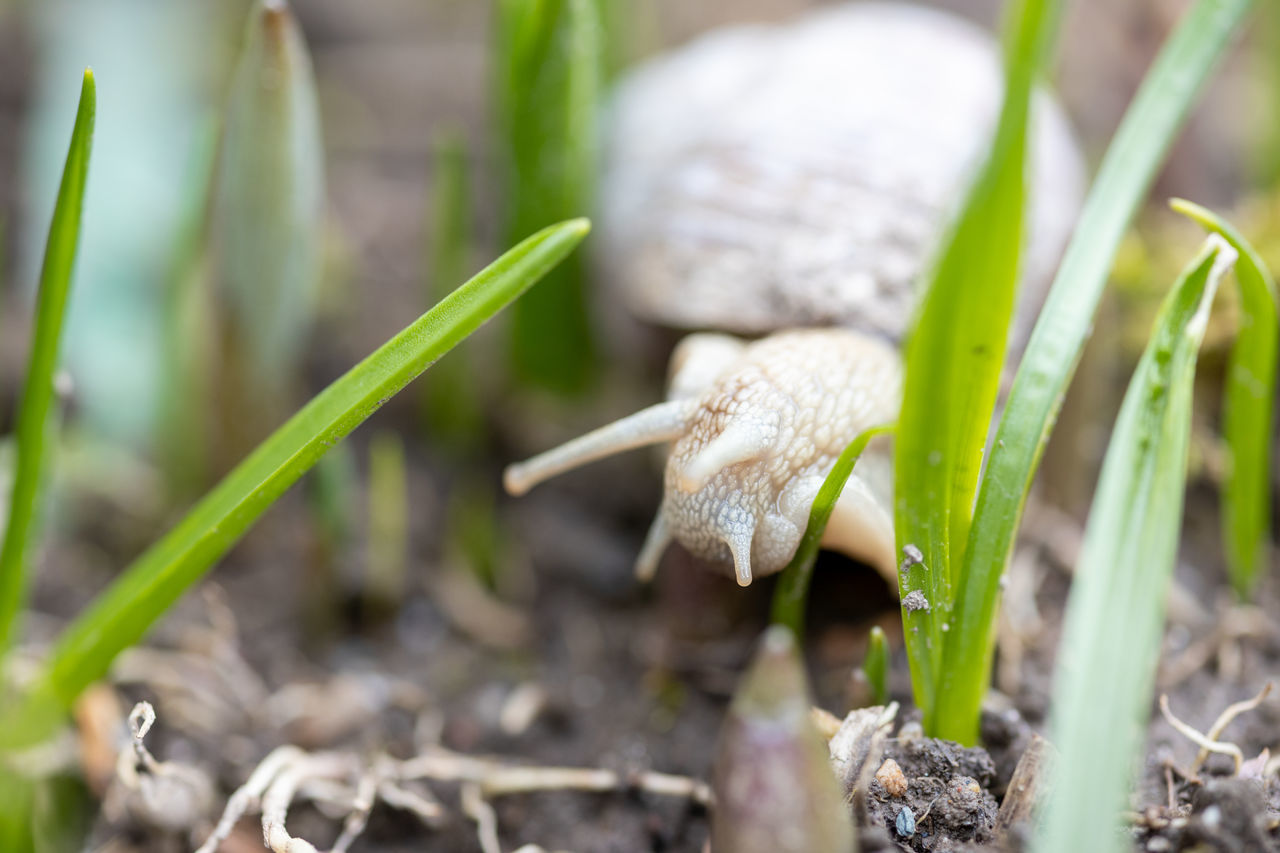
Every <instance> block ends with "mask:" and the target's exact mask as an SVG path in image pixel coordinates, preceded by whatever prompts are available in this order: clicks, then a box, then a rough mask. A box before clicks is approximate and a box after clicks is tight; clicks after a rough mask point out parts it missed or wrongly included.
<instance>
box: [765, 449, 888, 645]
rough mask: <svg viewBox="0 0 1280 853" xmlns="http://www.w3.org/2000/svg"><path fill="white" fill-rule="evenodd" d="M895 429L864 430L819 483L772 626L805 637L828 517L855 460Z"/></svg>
mask: <svg viewBox="0 0 1280 853" xmlns="http://www.w3.org/2000/svg"><path fill="white" fill-rule="evenodd" d="M893 429H894V427H893V426H892V425H889V426H878V427H872V428H871V429H868V430H864V431H862V432H860V433H858V435H857V436H856V437H855V438H854V439H853V441H851V442H849V446H848V447H846V448H845V449H844V450H843V451H842V452H841V453H840V456H839V457H837V458H836V463H835V465H834V466H832V468H831V472H830V473H828V474H827V477H826V479H825V480H823V481H822V487H821V488H820V489H818V496H817V497H816V498H814V500H813V508H812V509H810V510H809V521H808V523H807V524H806V525H805V528H804V536H802V537H801V538H800V545H799V547H797V548H796V553H795V556H794V557H792V558H791V562H790V563H788V564H787V566H786V568H784V569H783V570H782V575H781V577H780V579H779V581H778V586H777V588H776V590H775V591H774V594H773V617H772V619H773V622H774V624H777V625H783V626H785V627H786V628H788V629H790V630H791V632H792V634H794V635H795V636H797V637H802V636H804V606H805V602H806V601H808V598H809V584H810V583H811V582H812V580H813V566H814V563H816V562H817V560H818V550H819V548H821V546H822V533H823V531H825V530H826V529H827V522H828V521H830V520H831V513H832V512H833V511H834V510H835V506H836V501H837V500H839V499H840V493H841V492H842V491H844V486H845V483H847V482H848V481H849V476H850V475H851V474H853V468H854V466H855V465H857V464H858V457H859V456H861V455H862V452H863V451H864V450H866V449H867V445H868V444H870V443H871V440H872V439H873V438H875V437H876V436H878V435H884V434H886V433H890V432H892V431H893Z"/></svg>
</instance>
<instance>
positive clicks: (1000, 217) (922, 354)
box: [894, 0, 1059, 740]
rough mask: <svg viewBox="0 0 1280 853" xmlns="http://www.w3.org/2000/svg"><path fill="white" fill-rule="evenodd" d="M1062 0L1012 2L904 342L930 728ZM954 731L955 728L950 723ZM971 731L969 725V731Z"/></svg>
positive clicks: (913, 626)
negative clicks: (957, 197)
mask: <svg viewBox="0 0 1280 853" xmlns="http://www.w3.org/2000/svg"><path fill="white" fill-rule="evenodd" d="M1058 11H1059V4H1058V3H1057V2H1056V1H1055V0H1044V2H1041V0H1025V2H1015V3H1012V4H1011V5H1010V6H1009V14H1010V18H1009V20H1008V22H1007V28H1006V32H1007V38H1006V46H1007V49H1006V53H1007V67H1006V78H1005V79H1006V86H1005V91H1006V96H1005V102H1004V107H1003V109H1002V111H1001V114H1000V121H999V124H998V125H997V128H996V134H995V140H994V142H993V143H992V146H991V152H990V155H989V157H988V159H987V161H986V163H985V164H984V165H983V166H982V169H981V171H980V172H979V174H978V177H977V180H976V181H975V183H974V185H973V187H972V188H971V189H970V191H969V196H968V198H967V199H966V201H965V204H964V205H963V207H962V208H961V211H960V214H959V217H958V219H957V220H956V222H955V225H954V226H953V230H952V233H951V234H950V235H949V237H948V238H947V240H946V241H944V243H943V247H942V250H941V252H940V255H939V260H938V262H937V265H936V267H935V269H934V271H933V275H932V279H931V281H930V282H929V284H928V288H927V289H926V291H925V293H924V297H923V301H922V304H921V310H920V315H919V319H918V321H917V323H916V326H915V329H914V331H913V332H912V335H911V339H910V341H908V343H907V347H906V365H907V366H906V379H905V386H904V389H903V402H902V414H901V416H900V418H899V422H898V423H899V426H898V434H897V439H896V448H895V451H894V467H895V470H894V484H895V487H894V491H895V507H894V525H895V528H896V531H897V539H898V547H899V549H901V548H902V547H904V546H906V545H914V546H916V547H918V548H919V549H920V551H921V553H922V554H923V555H924V561H923V562H922V563H919V564H917V565H916V566H915V567H913V568H911V569H909V570H908V571H904V572H902V573H900V576H899V588H900V593H901V595H902V597H903V599H906V597H907V595H908V593H910V592H913V591H917V590H918V591H920V592H922V593H923V594H924V596H925V598H926V599H927V600H928V602H929V606H928V607H926V608H923V609H912V610H908V609H907V608H905V607H904V609H903V614H902V616H903V623H904V625H905V631H906V638H907V640H906V643H907V651H908V656H909V658H910V660H911V679H912V686H913V688H914V691H915V697H916V703H917V704H918V705H919V706H920V708H921V710H923V712H924V719H925V729H926V730H927V731H929V732H931V733H933V732H937V731H939V730H940V728H939V727H940V726H945V721H943V720H940V719H939V718H937V717H936V716H935V714H934V705H935V690H936V684H937V679H938V671H939V667H940V665H941V660H942V654H943V641H944V639H945V637H944V633H943V632H944V627H943V626H945V625H947V623H948V621H949V620H950V618H951V605H952V600H953V590H954V589H955V587H956V586H957V584H958V583H961V582H963V581H964V579H963V578H961V577H960V576H959V569H960V566H961V558H962V556H963V550H962V549H963V547H964V544H965V542H966V540H967V538H968V535H969V523H970V519H971V514H972V507H973V495H974V492H975V490H976V488H977V483H978V473H979V471H980V470H981V467H982V455H983V448H984V447H985V445H986V441H987V435H988V432H989V430H990V422H991V412H992V409H993V408H994V406H995V400H996V393H997V391H998V389H999V383H1000V373H1001V370H1002V367H1003V363H1004V352H1005V345H1006V342H1007V337H1008V331H1009V320H1010V317H1011V315H1012V312H1013V304H1014V294H1015V291H1016V289H1017V282H1018V270H1019V253H1020V248H1021V246H1022V242H1023V240H1022V237H1023V231H1024V223H1023V206H1024V205H1023V202H1024V199H1025V195H1026V193H1025V178H1026V149H1027V144H1026V143H1027V120H1028V114H1029V112H1030V101H1031V92H1032V89H1033V86H1034V83H1035V80H1036V77H1037V75H1038V73H1039V69H1040V68H1041V66H1042V65H1043V63H1044V59H1045V55H1046V53H1047V52H1048V45H1049V44H1050V42H1051V41H1052V38H1053V33H1054V31H1055V28H1056V23H1057V17H1058ZM948 736H952V735H948ZM965 739H966V740H972V736H969V737H966V738H965Z"/></svg>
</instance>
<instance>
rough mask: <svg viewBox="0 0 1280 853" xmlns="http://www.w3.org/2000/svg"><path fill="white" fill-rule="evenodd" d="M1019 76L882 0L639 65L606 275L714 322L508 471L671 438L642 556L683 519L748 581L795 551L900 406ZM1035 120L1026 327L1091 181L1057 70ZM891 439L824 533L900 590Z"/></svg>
mask: <svg viewBox="0 0 1280 853" xmlns="http://www.w3.org/2000/svg"><path fill="white" fill-rule="evenodd" d="M1002 79H1003V78H1002V72H1001V65H1000V51H999V48H998V45H997V44H996V43H995V41H994V40H993V39H992V38H991V37H990V36H989V35H987V34H986V33H985V32H983V31H982V30H980V29H979V28H977V27H975V26H974V25H972V24H969V23H967V22H965V21H963V20H961V19H958V18H956V17H954V16H952V15H950V14H947V13H943V12H940V11H936V10H931V9H926V8H923V7H916V6H910V5H906V4H894V3H879V2H876V3H860V4H851V5H845V6H839V7H834V8H830V9H827V10H823V11H820V12H815V13H810V14H808V15H806V16H804V17H801V18H800V19H798V20H797V21H795V22H793V23H790V24H786V25H781V26H776V27H737V28H731V29H727V30H723V31H719V32H715V33H712V34H710V35H707V36H704V37H702V38H700V39H698V40H696V41H694V42H693V43H691V44H689V45H688V46H686V47H684V48H682V49H680V50H678V51H676V52H674V53H671V54H669V55H666V56H663V57H659V58H657V59H654V60H650V61H649V62H648V63H646V64H645V65H643V66H641V67H640V68H639V69H637V70H636V71H634V72H633V73H632V74H631V75H630V76H629V77H628V78H627V79H626V80H625V81H623V82H622V83H621V84H620V85H619V88H618V90H617V93H616V96H615V99H614V103H613V104H612V114H611V117H610V133H609V136H610V140H609V146H608V152H607V156H606V168H605V170H604V175H603V179H602V185H601V202H600V214H599V219H600V231H601V235H602V238H601V249H600V254H601V256H602V258H604V259H605V260H606V262H607V263H608V265H609V266H608V273H607V275H606V276H605V277H606V278H607V279H609V280H610V283H611V284H612V285H613V286H615V287H617V288H618V289H619V291H620V296H621V300H622V301H623V302H624V303H625V304H626V305H627V307H628V308H629V309H630V311H631V312H632V313H633V314H635V315H636V316H637V317H639V318H641V319H643V320H646V321H651V322H657V323H659V324H663V325H667V326H672V327H676V328H684V329H690V330H708V329H710V330H715V331H697V332H695V333H694V334H692V335H690V336H689V337H687V338H685V339H684V340H683V341H682V342H681V343H680V344H679V345H678V346H677V347H676V350H675V352H674V353H673V356H672V361H671V368H670V371H669V391H668V396H667V400H666V401H665V402H662V403H659V404H657V405H655V406H652V407H650V408H647V409H644V410H642V411H640V412H637V413H636V414H633V415H631V416H629V417H625V418H623V419H621V420H619V421H617V422H615V423H612V424H609V425H607V426H604V427H601V428H600V429H597V430H595V431H594V432H590V433H588V434H587V435H584V436H582V437H579V438H577V439H574V440H572V441H570V442H568V443H567V444H565V445H563V446H561V447H558V448H555V449H553V450H549V451H547V452H545V453H542V454H540V455H538V456H535V457H534V458H532V459H530V460H528V461H526V462H522V463H518V464H515V465H512V466H510V467H509V468H508V469H507V471H506V472H505V475H504V484H505V486H506V488H507V490H508V492H510V493H511V494H514V495H519V494H523V493H524V492H526V491H527V490H529V489H530V488H531V487H532V486H534V485H536V484H537V483H539V482H541V481H543V480H545V479H547V478H549V477H551V476H554V475H556V474H559V473H561V472H563V471H566V470H569V469H571V468H575V467H578V466H580V465H583V464H586V463H588V462H591V461H594V460H597V459H600V458H603V457H605V456H608V455H612V454H614V453H619V452H622V451H625V450H629V449H632V448H637V447H641V446H644V445H649V444H657V443H662V442H671V443H672V445H671V451H670V454H669V456H668V459H667V464H666V470H665V475H664V480H663V487H664V496H663V499H662V503H661V507H660V509H659V510H658V514H657V517H656V519H655V520H654V522H653V525H652V527H651V528H650V531H649V534H648V536H647V538H646V540H645V543H644V545H643V546H642V548H641V551H640V554H639V556H638V558H637V561H636V571H637V574H638V576H640V577H641V578H649V577H651V576H652V575H653V573H654V571H655V569H656V568H657V565H658V562H659V560H660V558H661V556H662V554H663V552H664V551H665V549H666V548H667V546H668V545H669V544H670V543H671V542H672V541H673V540H675V541H678V542H680V544H681V545H683V546H684V547H685V548H686V549H687V550H688V551H689V552H691V553H692V554H694V555H695V556H697V557H700V558H703V559H705V560H707V561H709V562H711V563H713V564H717V565H722V566H726V567H731V569H732V572H733V574H734V576H735V577H736V579H737V581H738V583H739V584H741V585H743V586H746V585H747V584H750V583H751V581H752V579H753V578H754V577H758V576H762V575H767V574H769V573H772V572H776V571H779V570H781V569H782V568H783V567H784V566H786V564H787V563H788V562H789V560H790V559H791V557H792V556H793V555H794V553H795V550H796V548H797V547H798V545H799V542H800V538H801V535H802V534H803V531H804V528H805V524H806V522H807V519H808V516H809V511H810V508H811V506H812V503H813V499H814V497H815V496H816V493H817V489H818V486H819V485H821V483H822V481H823V479H824V478H825V476H826V475H827V473H828V472H829V471H830V469H831V467H832V466H833V464H834V462H835V459H836V457H837V456H838V455H839V453H840V451H841V450H842V449H843V448H844V447H845V446H846V445H847V444H848V442H849V441H851V440H852V439H853V438H854V437H855V436H856V435H857V434H858V433H859V432H861V431H862V430H864V429H866V428H868V427H871V426H876V425H879V424H884V423H887V422H890V421H892V420H894V418H895V417H896V415H897V410H898V407H899V404H900V399H901V389H902V360H901V355H900V353H899V350H898V345H899V344H900V342H901V340H902V337H903V335H904V333H905V332H906V330H907V328H908V326H909V323H910V320H911V316H912V312H913V310H914V305H915V291H916V283H917V281H918V280H919V278H920V277H921V273H922V272H923V271H924V269H925V268H926V266H927V264H928V262H929V259H930V254H931V252H932V251H933V250H934V247H935V244H936V243H937V242H938V240H939V238H940V236H941V233H942V231H943V229H944V228H945V227H946V226H947V222H948V219H949V217H950V215H951V214H952V213H953V212H954V210H955V208H956V206H957V205H958V204H959V203H960V202H961V200H962V198H963V195H964V191H965V189H966V187H967V182H968V180H969V179H970V178H971V176H972V173H973V172H974V171H975V170H976V168H977V167H978V166H979V165H980V162H981V158H982V156H983V154H984V153H985V145H986V144H987V142H988V140H989V139H990V136H991V133H992V129H993V127H994V123H995V120H996V118H997V115H998V112H999V108H1000V101H1001V94H1002V86H1003V82H1002ZM1032 122H1033V124H1032V145H1031V147H1030V149H1029V152H1030V153H1029V157H1030V163H1029V174H1030V180H1029V185H1030V190H1029V202H1028V208H1027V211H1028V213H1027V215H1028V230H1029V235H1028V245H1027V247H1026V251H1025V252H1024V275H1023V282H1022V285H1023V286H1022V288H1021V291H1022V292H1021V296H1020V301H1019V306H1018V310H1017V312H1016V314H1015V318H1014V322H1013V325H1014V328H1013V329H1012V330H1011V335H1010V338H1011V345H1012V346H1013V347H1015V348H1016V347H1017V346H1018V345H1019V343H1020V342H1021V341H1025V337H1026V333H1027V331H1028V330H1029V326H1030V324H1031V320H1032V318H1033V317H1034V315H1035V312H1036V310H1037V309H1038V307H1039V304H1040V302H1041V301H1042V297H1043V291H1044V288H1045V286H1046V285H1047V283H1048V279H1049V275H1050V274H1051V272H1052V267H1053V265H1054V263H1055V262H1056V260H1057V257H1058V255H1059V253H1060V252H1061V250H1062V247H1063V244H1064V243H1065V241H1066V238H1067V236H1068V233H1069V230H1070V227H1071V224H1072V223H1073V221H1074V218H1075V213H1076V211H1077V210H1078V207H1079V204H1080V198H1081V195H1082V192H1083V184H1084V177H1083V176H1084V169H1083V164H1082V158H1081V157H1080V154H1079V153H1078V149H1077V146H1076V143H1075V141H1074V137H1073V135H1072V132H1071V130H1070V127H1069V125H1068V123H1067V120H1066V118H1065V116H1064V114H1063V112H1062V110H1061V108H1060V107H1059V106H1058V105H1057V103H1056V102H1055V101H1054V100H1053V98H1052V97H1051V96H1050V95H1049V94H1048V93H1047V92H1045V91H1040V92H1038V93H1037V95H1036V100H1035V104H1034V106H1033V117H1032ZM727 333H735V334H736V335H751V336H759V335H764V337H762V338H759V339H758V340H744V339H741V338H739V337H735V336H734V335H732V334H727ZM890 451H891V448H890V446H889V443H888V442H887V441H886V440H884V439H883V438H881V439H877V440H876V441H875V442H873V443H872V445H871V446H870V447H869V448H868V449H867V451H866V452H865V453H864V454H863V456H862V458H861V459H860V460H859V462H858V464H857V466H856V467H855V469H854V472H853V476H852V477H851V478H850V480H849V482H848V484H847V486H846V487H845V490H844V493H843V494H842V495H841V497H840V499H839V501H838V502H837V505H836V508H835V511H834V513H833V515H832V517H831V521H830V523H829V524H828V527H827V532H826V534H825V537H824V540H823V545H824V547H828V548H833V549H835V550H838V551H842V552H844V553H845V554H847V555H849V556H851V557H853V558H856V559H858V560H861V561H862V562H865V563H868V564H870V565H871V566H872V567H874V568H875V569H877V570H878V571H879V572H880V573H881V574H883V575H884V576H885V578H886V579H887V580H889V581H890V583H891V585H893V586H894V587H895V588H896V586H897V578H896V571H897V555H896V553H895V549H894V533H893V521H892V518H893V513H892V477H891V474H892V464H891V457H890Z"/></svg>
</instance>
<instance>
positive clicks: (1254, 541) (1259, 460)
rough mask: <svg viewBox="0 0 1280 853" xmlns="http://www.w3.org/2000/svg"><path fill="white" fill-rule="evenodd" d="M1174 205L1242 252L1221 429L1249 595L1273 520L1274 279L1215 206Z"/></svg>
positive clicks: (1232, 568)
mask: <svg viewBox="0 0 1280 853" xmlns="http://www.w3.org/2000/svg"><path fill="white" fill-rule="evenodd" d="M1172 207H1173V209H1174V210H1176V211H1178V212H1179V213H1182V214H1185V215H1186V216H1189V217H1191V218H1192V219H1194V220H1195V221H1196V222H1198V223H1200V224H1201V225H1203V226H1204V227H1205V228H1206V229H1208V230H1209V231H1212V232H1214V233H1216V234H1218V235H1220V236H1221V237H1222V238H1223V239H1225V240H1226V241H1227V242H1228V243H1230V244H1231V248H1233V249H1235V250H1236V252H1237V253H1239V255H1240V259H1239V261H1237V262H1236V270H1235V271H1236V280H1237V281H1238V282H1239V283H1240V329H1239V331H1238V332H1237V333H1236V342H1235V345H1234V346H1233V347H1232V348H1231V360H1230V363H1229V364H1228V365H1227V387H1226V391H1225V396H1224V399H1223V403H1222V432H1223V434H1224V436H1225V437H1226V441H1227V451H1228V453H1229V454H1230V455H1229V459H1230V462H1229V464H1228V466H1227V476H1226V483H1225V485H1224V488H1223V492H1222V516H1223V525H1222V535H1223V548H1224V550H1225V552H1226V556H1227V571H1228V573H1229V574H1230V576H1231V584H1232V586H1234V587H1235V590H1236V594H1237V595H1239V596H1240V598H1241V599H1242V600H1247V599H1248V598H1249V596H1250V594H1251V593H1252V591H1253V588H1254V585H1255V584H1256V583H1257V580H1258V573H1259V572H1260V571H1261V569H1262V567H1263V566H1265V565H1266V551H1267V540H1268V538H1269V535H1270V530H1269V527H1270V524H1271V429H1272V425H1273V424H1274V422H1275V404H1276V401H1275V388H1276V361H1277V355H1278V352H1277V350H1278V349H1280V348H1278V346H1277V340H1278V339H1280V315H1278V314H1277V306H1276V283H1275V279H1274V278H1272V276H1271V271H1270V270H1269V269H1267V265H1266V263H1265V262H1264V261H1263V260H1262V257H1261V256H1260V255H1259V254H1258V252H1257V251H1256V250H1255V249H1254V248H1253V246H1252V245H1250V244H1249V241H1248V240H1246V239H1244V237H1242V236H1241V235H1240V233H1239V232H1238V231H1236V229H1235V228H1233V227H1232V226H1231V225H1230V224H1229V223H1227V222H1225V221H1224V220H1223V219H1222V218H1220V217H1219V216H1218V215H1217V214H1215V213H1214V212H1213V211H1211V210H1206V209H1205V208H1203V207H1201V206H1199V205H1198V204H1192V203H1191V202H1189V201H1184V200H1182V199H1174V200H1173V202H1172Z"/></svg>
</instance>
